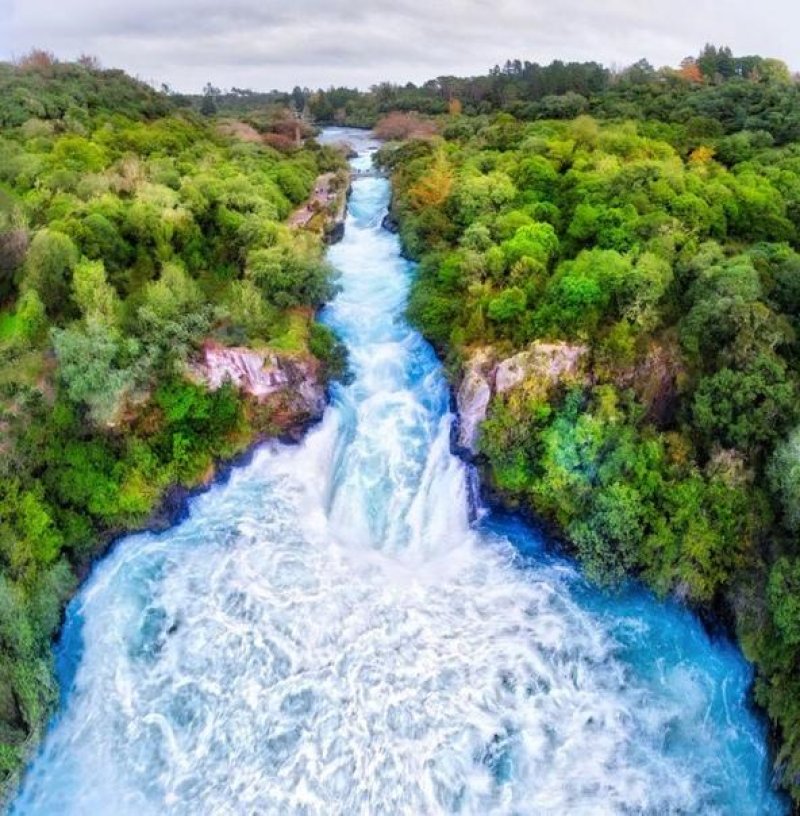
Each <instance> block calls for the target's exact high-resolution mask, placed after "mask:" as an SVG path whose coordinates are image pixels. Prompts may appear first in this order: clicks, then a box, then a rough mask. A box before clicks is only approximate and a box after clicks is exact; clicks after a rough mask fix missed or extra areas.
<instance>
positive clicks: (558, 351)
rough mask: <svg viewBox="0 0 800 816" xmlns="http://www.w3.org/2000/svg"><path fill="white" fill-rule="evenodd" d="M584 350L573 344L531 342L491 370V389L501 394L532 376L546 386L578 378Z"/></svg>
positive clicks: (585, 350)
mask: <svg viewBox="0 0 800 816" xmlns="http://www.w3.org/2000/svg"><path fill="white" fill-rule="evenodd" d="M587 351H588V349H587V348H586V346H582V345H576V344H573V343H540V342H536V343H532V344H531V346H530V348H528V349H527V350H525V351H521V352H520V353H519V354H515V355H514V356H513V357H509V358H508V359H507V360H502V361H501V362H499V363H498V364H497V368H496V369H495V390H496V391H497V393H498V394H505V393H506V392H508V391H511V390H512V389H513V388H516V387H517V386H518V385H520V384H521V383H523V382H524V381H525V380H527V379H529V378H530V377H532V376H535V377H536V378H537V380H538V381H539V382H540V383H542V384H544V385H547V386H551V385H555V383H557V382H560V381H561V380H564V379H573V378H575V377H578V376H580V374H581V370H582V362H583V360H584V358H585V356H586V353H587Z"/></svg>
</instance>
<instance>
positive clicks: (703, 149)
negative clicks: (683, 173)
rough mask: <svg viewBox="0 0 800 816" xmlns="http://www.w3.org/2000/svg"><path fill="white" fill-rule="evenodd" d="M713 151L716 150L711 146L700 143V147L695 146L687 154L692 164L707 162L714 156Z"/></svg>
mask: <svg viewBox="0 0 800 816" xmlns="http://www.w3.org/2000/svg"><path fill="white" fill-rule="evenodd" d="M715 152H716V151H715V150H714V148H713V147H708V145H700V147H696V148H695V149H694V150H693V151H692V152H691V154H690V155H689V161H690V162H691V163H692V164H708V163H709V162H710V161H711V160H712V159H713V158H714V154H715Z"/></svg>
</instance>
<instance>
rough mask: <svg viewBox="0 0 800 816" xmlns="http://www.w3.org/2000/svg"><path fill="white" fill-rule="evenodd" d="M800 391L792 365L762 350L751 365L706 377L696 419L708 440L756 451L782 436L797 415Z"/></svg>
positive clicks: (698, 396) (696, 399)
mask: <svg viewBox="0 0 800 816" xmlns="http://www.w3.org/2000/svg"><path fill="white" fill-rule="evenodd" d="M795 399H796V389H795V384H794V381H793V379H792V376H791V374H790V373H789V372H788V371H787V369H786V363H785V362H784V361H783V360H782V359H781V358H780V357H778V356H777V355H775V354H769V353H762V354H759V355H758V357H757V358H756V359H755V360H754V361H752V363H750V365H748V367H747V368H746V369H731V368H722V369H720V370H719V371H717V372H716V373H715V374H712V375H711V376H708V377H704V378H703V379H702V380H701V381H700V383H699V385H698V386H697V391H696V392H695V396H694V403H693V411H692V413H693V417H694V421H695V424H696V425H697V428H698V429H699V430H700V432H701V433H702V434H703V435H704V437H705V439H706V441H707V443H708V444H709V445H710V444H713V443H714V442H718V443H719V444H721V445H723V446H724V447H727V448H730V447H735V448H740V449H742V450H745V451H747V450H752V449H755V448H758V447H759V446H761V445H764V444H767V443H768V442H770V441H771V440H773V439H775V438H776V437H777V436H779V435H780V433H781V431H782V429H783V428H785V427H786V425H787V424H788V423H790V422H791V420H792V418H793V417H794V416H795V414H796V409H795Z"/></svg>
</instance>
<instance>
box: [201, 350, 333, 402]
mask: <svg viewBox="0 0 800 816" xmlns="http://www.w3.org/2000/svg"><path fill="white" fill-rule="evenodd" d="M192 373H193V374H194V376H195V377H197V378H198V379H199V380H201V381H202V382H204V383H206V385H208V387H209V388H211V389H212V390H215V389H217V388H219V387H220V386H221V385H222V384H223V383H224V382H226V381H230V382H231V383H233V385H235V386H236V387H237V388H239V389H241V390H242V391H244V393H246V394H249V395H250V396H251V397H253V398H254V399H255V400H257V401H258V402H261V403H264V402H267V401H270V400H274V399H276V398H281V399H282V400H283V401H284V402H285V403H286V404H287V407H288V408H290V409H291V410H292V411H294V412H296V413H297V414H298V415H304V416H308V417H318V416H320V415H321V414H322V412H323V410H324V409H325V388H324V386H323V384H322V381H321V377H320V371H319V364H318V363H317V361H316V360H314V359H313V358H296V357H288V356H282V355H278V354H275V353H274V352H269V351H258V350H256V349H251V348H245V347H227V346H220V345H218V344H216V343H206V344H205V346H204V347H203V350H202V353H201V357H200V359H199V360H198V361H197V362H196V363H195V364H194V365H193V366H192Z"/></svg>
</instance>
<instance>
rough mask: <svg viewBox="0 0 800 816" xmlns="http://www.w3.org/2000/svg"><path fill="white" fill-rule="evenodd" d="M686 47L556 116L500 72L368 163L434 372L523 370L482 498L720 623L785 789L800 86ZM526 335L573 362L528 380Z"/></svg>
mask: <svg viewBox="0 0 800 816" xmlns="http://www.w3.org/2000/svg"><path fill="white" fill-rule="evenodd" d="M712 50H713V52H714V53H718V54H720V55H722V57H721V58H722V59H723V62H724V64H725V65H728V62H727V60H728V57H729V56H730V52H729V51H728V50H727V49H719V51H717V50H716V49H712ZM708 52H709V48H708V47H707V49H706V51H704V52H703V53H702V54H701V55H700V56H699V57H698V58H697V59H696V60H692V61H686V63H685V64H684V65H683V67H682V68H681V69H680V70H678V71H676V72H674V75H673V76H672V77H670V78H669V80H668V81H662V79H655V78H654V77H653V76H651V77H650V78H649V79H647V78H645V79H642V80H641V81H640V80H639V79H637V80H636V81H634V80H633V77H632V76H629V77H628V78H627V79H624V80H622V81H621V83H620V84H618V85H616V86H613V87H609V86H608V85H607V84H604V82H605V81H604V80H603V75H602V74H601V73H598V72H596V71H594V69H592V71H590V72H589V74H588V75H587V76H586V82H587V89H586V92H585V95H583V94H582V101H581V103H580V105H577V104H576V106H574V107H573V108H571V110H570V115H569V116H566V115H564V113H565V111H566V101H567V100H566V99H565V97H566V96H568V95H570V94H574V93H576V92H577V91H575V90H573V89H570V90H566V91H564V86H561V87H560V89H561V90H562V91H564V93H563V94H562V96H561V97H559V98H560V99H561V100H562V102H563V103H564V105H565V107H564V109H563V110H562V111H561V112H560V113H559V115H558V116H557V118H553V111H554V108H553V106H552V104H551V103H550V102H547V103H545V107H546V108H547V113H545V112H544V111H543V109H542V108H541V107H537V106H541V105H542V104H543V101H544V100H543V99H540V100H538V101H536V100H535V98H531V96H533V97H535V94H533V95H529V96H528V98H526V95H525V88H526V87H527V86H528V83H530V82H533V81H534V79H535V78H536V77H539V76H540V75H541V71H536V70H533V69H531V68H523V69H521V70H518V69H512V70H511V71H499V72H496V73H495V74H494V75H493V76H494V77H495V78H496V79H497V81H498V83H499V84H500V85H501V86H503V87H510V88H513V89H516V90H515V96H518V98H517V99H516V101H515V102H514V103H508V104H504V105H501V106H500V107H501V108H502V110H493V111H489V112H485V113H472V112H471V113H470V114H469V115H467V114H466V113H464V111H465V110H467V109H468V108H469V107H470V106H473V103H472V102H471V101H469V100H466V99H465V100H463V101H462V100H461V98H460V97H459V96H458V95H453V96H452V97H451V98H450V103H449V111H450V113H444V114H442V115H440V116H437V117H436V118H435V122H436V127H437V133H436V134H435V135H432V136H426V137H424V138H408V139H406V140H404V141H399V142H394V143H390V144H388V145H387V146H385V147H384V148H383V149H382V153H381V160H382V162H383V164H384V166H385V167H387V168H388V169H389V170H390V171H391V173H392V178H393V184H394V196H395V197H394V203H393V216H394V218H395V219H396V221H397V222H398V224H399V229H400V233H401V236H402V239H403V244H404V246H405V248H406V251H407V252H408V253H409V255H410V256H411V257H413V258H415V259H417V260H418V261H419V273H418V276H417V278H416V280H415V282H414V286H413V290H412V296H411V303H410V307H409V314H410V317H411V319H412V321H413V322H414V323H415V324H416V325H417V326H418V327H419V328H420V329H421V330H422V332H423V333H424V334H425V335H426V336H427V337H428V338H429V339H430V340H431V341H432V342H433V343H434V344H435V346H436V347H437V348H438V349H439V350H440V352H441V354H442V355H443V356H444V357H445V359H446V361H447V364H448V367H449V370H450V372H451V374H452V376H453V378H454V380H455V381H456V383H457V382H459V381H460V380H462V379H463V378H464V377H465V375H466V374H467V372H469V371H470V369H471V367H473V366H474V365H475V361H476V360H478V359H479V358H480V357H481V355H483V356H484V357H485V356H486V355H487V353H488V354H489V355H490V356H492V357H493V358H494V359H496V360H504V359H505V360H508V359H509V358H513V359H514V360H520V361H522V364H529V365H533V366H534V367H533V368H532V371H533V372H534V373H533V375H531V376H529V377H528V378H527V379H525V380H524V381H523V383H522V384H521V385H519V386H518V387H514V388H510V389H506V390H503V391H502V392H501V390H500V389H498V390H497V392H495V393H493V395H492V400H491V403H490V405H489V414H488V418H487V420H486V421H485V422H484V423H483V426H482V428H481V431H480V435H479V440H478V446H479V453H478V461H479V463H480V464H481V466H482V469H483V470H484V471H485V474H486V477H487V479H488V482H489V485H490V489H491V492H492V493H494V495H495V496H496V497H498V498H499V499H500V500H501V501H502V502H503V503H505V504H506V505H507V506H510V507H512V508H522V509H524V510H526V511H528V512H530V513H531V514H532V515H533V516H534V517H536V518H539V519H544V520H546V522H548V523H549V524H550V525H552V527H553V529H555V530H557V531H558V532H559V533H560V535H561V537H562V538H563V540H564V541H565V543H566V545H567V546H568V547H569V548H570V549H572V551H574V552H575V553H576V554H577V556H578V558H579V559H580V560H581V562H582V563H583V564H584V565H585V567H586V569H587V571H588V573H589V575H591V576H592V577H593V578H594V579H595V580H596V581H598V582H600V583H602V584H605V585H607V586H608V587H609V588H610V590H611V591H613V587H614V586H616V585H618V584H619V582H620V581H623V580H625V579H626V578H628V577H630V576H635V577H638V578H640V579H641V580H643V581H644V582H646V583H647V584H648V585H649V586H650V587H652V588H653V589H654V590H655V591H656V592H657V593H659V594H661V595H672V596H675V597H679V598H681V599H684V600H685V601H686V602H688V603H690V604H692V605H694V606H695V607H696V608H699V609H704V610H706V611H707V612H709V613H711V614H712V615H713V616H715V617H716V619H717V620H720V619H722V620H727V621H730V622H731V625H732V626H733V627H735V631H736V632H737V635H738V638H739V641H740V643H741V644H742V647H743V649H744V651H745V654H746V655H747V657H748V658H749V659H750V660H752V661H753V662H754V663H755V665H756V668H757V678H756V684H755V698H756V700H757V702H758V703H759V704H760V705H761V706H763V708H764V709H765V710H766V711H767V713H768V716H769V718H770V720H771V722H772V723H773V725H774V726H775V729H776V733H777V734H778V735H779V750H778V756H777V761H778V768H779V775H780V778H781V781H782V782H783V784H784V785H785V786H786V787H787V788H788V789H789V790H790V791H791V793H792V794H793V796H795V797H796V798H797V797H800V548H799V547H798V533H800V413H799V412H798V383H799V382H800V379H799V376H800V348H798V332H799V331H800V254H798V249H800V131H798V124H800V119H798V116H800V106H798V104H797V101H796V100H797V99H798V84H797V82H796V80H793V79H792V78H791V77H790V76H789V74H788V71H786V70H785V67H781V66H780V65H775V64H772V63H770V68H769V70H767V71H765V70H764V67H765V65H766V64H767V62H768V61H758V62H757V63H756V64H757V65H758V66H760V68H752V69H748V70H747V71H745V70H743V69H742V67H741V65H742V61H741V60H738V61H737V60H735V59H733V58H732V62H731V65H733V66H737V65H738V66H739V67H738V68H731V70H730V72H729V73H727V69H726V73H723V71H722V69H721V68H720V66H719V65H716V67H714V68H713V69H711V68H706V67H704V62H703V60H704V58H707V57H708ZM751 63H752V60H751V61H750V62H748V63H747V64H751ZM640 71H641V72H644V73H645V74H648V72H647V70H646V67H644V66H641V65H639V66H634V67H633V68H632V69H630V71H629V73H632V72H636V73H637V74H638V72H640ZM591 77H595V79H596V87H591V83H590V82H589V79H590V78H591ZM457 87H461V88H462V89H464V88H469V87H470V83H467V84H466V85H461V86H457ZM415 93H416V94H419V93H421V92H420V91H419V89H418V90H417V91H416V92H415ZM544 99H546V97H545V98H544ZM737 106H739V107H737ZM422 107H423V110H430V109H429V108H426V107H425V106H422ZM473 107H474V106H473ZM532 111H534V112H535V114H534V115H530V114H531V112H532ZM589 112H591V114H592V115H590V113H589ZM572 114H578V115H577V116H572ZM410 118H411V119H412V120H413V119H414V118H415V115H411V117H410ZM393 119H394V123H395V129H397V127H396V126H397V125H398V118H397V116H396V115H394V116H393ZM408 119H409V117H406V124H407V125H408V131H409V132H412V133H413V131H414V125H413V121H412V123H411V124H410V125H409V124H408ZM431 121H434V120H431ZM399 124H402V121H400V122H399ZM380 127H381V125H379V129H380ZM402 130H403V129H402V127H400V128H399V131H402ZM487 349H488V350H489V351H488V352H487ZM537 349H538V350H539V352H540V353H544V352H547V351H548V350H549V351H550V352H552V349H557V350H559V353H560V354H562V355H567V356H571V357H570V358H571V359H572V360H573V361H574V360H577V363H575V364H574V365H571V366H566V365H565V366H563V367H562V369H561V370H559V371H557V372H556V374H555V375H552V373H550V374H548V372H547V371H546V370H545V371H544V372H542V371H541V370H539V371H538V376H537V373H536V372H537V369H536V368H535V362H534V363H531V357H530V356H529V357H527V358H526V357H525V354H528V355H530V353H531V351H533V352H535V350H537ZM526 350H527V351H526ZM515 355H520V356H518V357H515ZM565 358H566V357H565ZM551 359H555V358H551ZM526 361H527V363H526ZM498 376H499V375H498Z"/></svg>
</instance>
